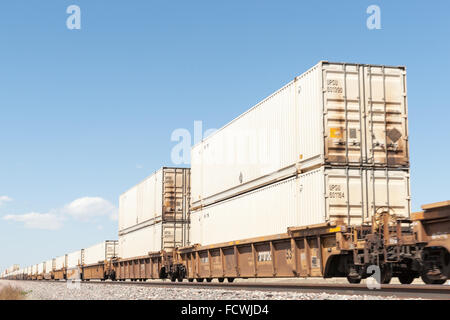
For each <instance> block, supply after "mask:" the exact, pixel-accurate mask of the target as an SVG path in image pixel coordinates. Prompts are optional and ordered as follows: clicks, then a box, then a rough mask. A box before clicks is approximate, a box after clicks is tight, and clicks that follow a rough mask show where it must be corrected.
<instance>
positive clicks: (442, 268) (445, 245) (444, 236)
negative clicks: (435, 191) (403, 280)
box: [412, 201, 450, 284]
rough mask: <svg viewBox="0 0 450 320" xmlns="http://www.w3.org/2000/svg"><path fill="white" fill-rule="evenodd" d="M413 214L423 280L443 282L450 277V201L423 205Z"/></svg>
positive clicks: (430, 282) (435, 282)
mask: <svg viewBox="0 0 450 320" xmlns="http://www.w3.org/2000/svg"><path fill="white" fill-rule="evenodd" d="M422 209H423V210H424V211H423V212H417V213H414V214H413V216H412V220H413V221H414V222H413V225H414V233H415V236H416V238H417V241H418V242H419V243H422V244H424V248H423V251H422V257H421V258H422V259H421V260H422V262H423V268H422V275H421V276H422V280H423V281H424V282H425V283H428V284H442V283H445V281H447V279H450V236H449V234H450V201H443V202H438V203H432V204H427V205H423V206H422Z"/></svg>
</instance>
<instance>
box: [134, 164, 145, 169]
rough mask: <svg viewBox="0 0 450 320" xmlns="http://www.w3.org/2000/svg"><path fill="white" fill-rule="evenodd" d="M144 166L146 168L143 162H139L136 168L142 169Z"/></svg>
mask: <svg viewBox="0 0 450 320" xmlns="http://www.w3.org/2000/svg"><path fill="white" fill-rule="evenodd" d="M142 168H144V166H143V165H142V164H137V165H136V169H142Z"/></svg>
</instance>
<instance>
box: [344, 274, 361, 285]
mask: <svg viewBox="0 0 450 320" xmlns="http://www.w3.org/2000/svg"><path fill="white" fill-rule="evenodd" d="M347 281H348V283H354V284H358V283H360V282H361V278H355V277H350V276H347Z"/></svg>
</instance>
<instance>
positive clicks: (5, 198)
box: [0, 196, 13, 206]
mask: <svg viewBox="0 0 450 320" xmlns="http://www.w3.org/2000/svg"><path fill="white" fill-rule="evenodd" d="M12 200H13V199H12V198H10V197H8V196H0V206H1V205H2V204H4V203H5V202H10V201H12Z"/></svg>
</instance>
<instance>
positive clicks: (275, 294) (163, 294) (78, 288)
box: [0, 280, 399, 300]
mask: <svg viewBox="0 0 450 320" xmlns="http://www.w3.org/2000/svg"><path fill="white" fill-rule="evenodd" d="M1 283H3V284H11V285H13V286H15V287H18V288H20V289H21V290H22V291H24V292H26V293H27V294H26V299H30V300H396V299H399V298H397V297H394V296H376V295H363V294H361V295H359V294H358V295H343V294H330V293H325V292H324V293H311V292H299V291H296V292H292V291H290V292H288V291H275V290H270V291H267V290H264V291H263V290H235V289H229V290H227V289H219V288H215V289H210V288H179V287H177V288H170V287H157V286H139V285H132V284H129V285H127V284H122V285H114V284H107V283H103V284H95V283H76V284H68V283H66V282H31V281H30V282H28V281H7V280H1V281H0V284H1Z"/></svg>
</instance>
